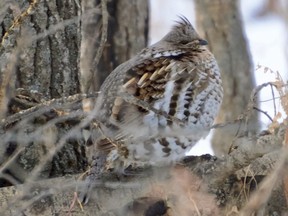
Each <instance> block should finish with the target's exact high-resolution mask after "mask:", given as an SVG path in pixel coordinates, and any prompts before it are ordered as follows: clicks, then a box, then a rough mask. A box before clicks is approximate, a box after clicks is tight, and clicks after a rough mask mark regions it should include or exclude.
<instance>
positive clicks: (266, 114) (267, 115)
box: [253, 106, 273, 122]
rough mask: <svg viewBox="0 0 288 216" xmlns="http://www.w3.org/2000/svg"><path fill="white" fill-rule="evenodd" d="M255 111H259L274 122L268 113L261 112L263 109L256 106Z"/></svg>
mask: <svg viewBox="0 0 288 216" xmlns="http://www.w3.org/2000/svg"><path fill="white" fill-rule="evenodd" d="M253 109H254V110H257V111H258V112H261V113H263V114H264V115H265V116H266V117H267V118H268V119H269V120H270V121H271V122H273V119H272V118H271V116H270V115H269V114H268V113H267V112H265V111H263V110H261V109H259V108H258V107H256V106H254V107H253Z"/></svg>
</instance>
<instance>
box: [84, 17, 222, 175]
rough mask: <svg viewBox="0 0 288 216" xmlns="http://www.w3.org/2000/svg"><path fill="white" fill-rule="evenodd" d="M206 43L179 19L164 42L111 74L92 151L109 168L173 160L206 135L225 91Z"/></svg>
mask: <svg viewBox="0 0 288 216" xmlns="http://www.w3.org/2000/svg"><path fill="white" fill-rule="evenodd" d="M206 45H207V42H206V41H205V40H203V39H201V38H200V37H199V35H198V34H197V33H196V31H195V30H194V28H193V27H192V25H191V24H190V22H189V21H188V20H187V19H186V18H184V17H181V19H180V21H179V22H177V24H176V25H175V26H174V27H173V29H172V30H171V31H170V32H169V33H168V34H167V35H166V36H165V37H164V38H163V39H162V40H160V41H159V42H158V43H156V44H154V45H151V46H150V47H148V48H145V49H144V50H142V51H141V52H140V53H139V54H137V55H136V56H134V57H133V58H132V59H130V60H129V61H127V62H125V63H123V64H121V65H120V66H118V67H117V68H116V69H115V70H114V71H113V72H112V73H111V74H110V75H109V76H108V77H107V79H106V80H105V82H104V83H103V85H102V87H101V90H100V91H101V95H100V97H99V99H98V101H97V103H98V104H99V108H98V109H97V111H96V117H95V118H96V120H97V121H98V122H100V123H101V124H100V128H101V135H100V133H96V134H97V135H94V137H95V139H94V144H93V146H94V147H95V149H96V150H95V151H92V155H93V154H95V153H96V152H97V153H99V152H105V154H106V157H107V159H106V168H107V169H109V168H113V169H119V167H121V168H122V169H125V168H126V167H127V166H129V165H135V166H142V165H145V164H150V165H156V166H161V165H165V164H167V163H171V162H175V161H177V160H179V159H181V158H182V157H183V156H184V155H185V153H186V152H188V151H189V150H190V149H191V148H192V147H193V145H194V144H195V143H196V142H197V141H198V140H199V139H201V138H202V137H204V136H206V135H207V134H208V132H209V127H210V126H211V125H212V124H213V121H214V118H215V116H216V115H217V112H218V110H219V107H220V104H221V102H222V97H223V90H222V86H221V77H220V72H219V69H218V66H217V62H216V60H215V58H214V56H213V55H212V54H211V52H210V51H209V50H208V49H207V47H206ZM128 96H131V97H132V99H135V100H134V101H135V103H131V101H129V100H128V99H127V97H128ZM137 101H138V102H139V101H140V102H141V104H140V103H138V102H137ZM150 108H151V109H150ZM152 108H153V109H154V110H153V109H152ZM96 130H97V129H96ZM89 151H90V150H89ZM90 152H91V151H90Z"/></svg>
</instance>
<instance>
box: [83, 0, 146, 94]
mask: <svg viewBox="0 0 288 216" xmlns="http://www.w3.org/2000/svg"><path fill="white" fill-rule="evenodd" d="M100 2H101V1H100V0H95V1H94V2H93V1H83V7H85V8H84V10H86V11H89V10H91V9H92V8H93V7H96V6H97V5H99V4H100ZM107 2H108V4H107V10H108V13H109V19H108V26H103V23H102V19H103V17H102V16H101V15H99V13H98V14H97V11H96V12H94V20H93V22H92V23H91V22H89V23H88V24H87V25H86V26H85V23H84V26H83V31H82V34H83V39H84V40H82V50H83V52H82V53H84V54H83V59H85V62H84V63H83V64H82V65H81V75H82V76H83V78H82V79H83V80H82V81H83V82H82V83H83V84H82V86H83V93H87V92H89V89H90V91H91V90H92V91H97V90H99V88H100V86H101V83H102V82H103V81H104V80H105V78H106V77H107V76H108V75H109V73H110V72H111V71H112V70H113V69H114V68H115V67H117V66H118V65H119V64H121V63H123V62H124V61H126V60H127V59H129V58H131V57H132V56H133V55H134V54H136V53H137V52H139V51H140V50H141V49H143V48H144V47H145V46H146V45H147V43H148V17H149V15H148V12H149V11H148V1H140V0H133V1H131V0H121V1H107ZM101 17H102V18H101ZM106 27H107V28H108V29H107V31H108V32H107V33H108V34H107V38H106V43H105V46H104V47H103V48H104V49H103V53H102V56H97V52H96V51H97V49H95V48H97V47H99V46H101V44H100V45H99V42H100V41H101V37H102V36H103V35H102V34H103V33H102V30H103V28H106ZM86 54H88V56H87V55H86ZM95 57H96V59H95ZM100 57H101V58H100ZM87 58H88V59H87ZM91 73H93V74H91ZM91 79H93V80H92V82H91ZM91 85H92V86H91Z"/></svg>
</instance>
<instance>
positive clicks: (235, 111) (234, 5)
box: [195, 0, 258, 155]
mask: <svg viewBox="0 0 288 216" xmlns="http://www.w3.org/2000/svg"><path fill="white" fill-rule="evenodd" d="M238 3H239V2H238V1H235V0H215V1H209V0H195V11H196V21H197V27H198V28H197V29H199V30H200V34H201V35H203V37H204V38H206V39H207V40H208V43H209V47H210V49H211V51H212V53H213V54H214V55H215V57H216V59H217V62H218V64H219V67H220V70H221V75H222V80H223V87H224V100H223V103H222V107H221V110H220V114H219V117H218V119H217V121H218V122H227V121H233V120H235V119H237V117H238V116H239V115H240V114H242V113H243V112H244V110H245V108H246V106H247V104H248V102H249V97H250V92H251V91H252V89H253V87H254V85H255V82H254V77H253V70H252V61H251V58H250V54H249V48H248V45H247V41H246V38H245V34H244V30H243V26H242V21H241V14H240V12H239V7H238ZM239 126H240V125H236V126H235V127H232V128H231V127H229V129H227V128H223V129H221V130H216V131H215V132H214V136H213V139H212V145H213V149H214V151H215V153H216V155H222V154H227V153H228V151H229V148H230V147H231V144H232V141H233V138H234V137H235V135H236V133H237V130H238V129H239ZM249 130H250V131H252V132H253V131H254V132H255V131H257V130H258V123H257V115H254V117H253V118H252V119H251V120H250V127H249Z"/></svg>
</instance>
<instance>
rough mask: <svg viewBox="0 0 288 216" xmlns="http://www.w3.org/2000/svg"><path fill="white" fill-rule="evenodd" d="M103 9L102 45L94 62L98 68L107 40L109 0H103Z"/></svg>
mask: <svg viewBox="0 0 288 216" xmlns="http://www.w3.org/2000/svg"><path fill="white" fill-rule="evenodd" d="M101 11H102V31H101V40H100V45H99V47H98V49H97V53H96V56H95V59H94V61H93V64H92V68H96V66H97V65H98V63H99V61H100V58H101V56H102V53H103V50H104V47H105V44H106V41H107V32H108V18H109V15H108V11H107V0H101ZM93 74H94V73H93Z"/></svg>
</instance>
